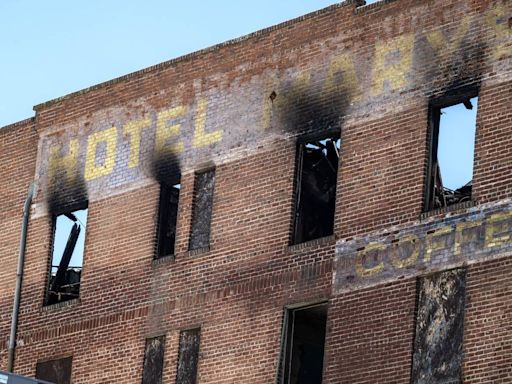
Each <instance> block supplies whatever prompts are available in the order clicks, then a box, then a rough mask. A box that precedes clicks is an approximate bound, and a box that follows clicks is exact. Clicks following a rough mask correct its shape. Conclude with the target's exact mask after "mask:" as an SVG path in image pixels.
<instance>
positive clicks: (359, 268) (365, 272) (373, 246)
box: [356, 243, 386, 277]
mask: <svg viewBox="0 0 512 384" xmlns="http://www.w3.org/2000/svg"><path fill="white" fill-rule="evenodd" d="M383 249H386V246H385V245H384V244H382V243H370V244H368V245H367V246H366V247H365V248H364V249H363V250H361V251H359V252H358V253H357V257H356V273H357V274H358V275H359V276H361V277H369V276H372V275H375V274H376V273H379V272H380V271H382V270H383V269H384V263H383V262H382V261H381V262H379V263H378V264H377V265H376V266H374V267H370V268H366V267H365V266H364V265H363V260H364V257H365V256H366V254H367V253H368V252H371V251H378V250H383Z"/></svg>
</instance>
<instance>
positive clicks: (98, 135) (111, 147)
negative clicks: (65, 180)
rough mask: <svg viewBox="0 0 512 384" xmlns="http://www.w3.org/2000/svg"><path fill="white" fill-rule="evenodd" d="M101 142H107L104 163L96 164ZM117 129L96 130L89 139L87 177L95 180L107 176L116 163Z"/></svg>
mask: <svg viewBox="0 0 512 384" xmlns="http://www.w3.org/2000/svg"><path fill="white" fill-rule="evenodd" d="M99 143H105V144H106V151H105V158H104V159H103V164H99V165H96V149H97V148H98V144H99ZM116 145H117V129H116V127H112V128H109V129H105V130H104V131H99V132H94V133H93V134H92V135H90V136H89V138H88V139H87V157H86V160H85V179H86V180H93V179H96V178H97V177H100V176H106V175H108V174H109V173H110V172H112V170H113V169H114V166H115V164H116Z"/></svg>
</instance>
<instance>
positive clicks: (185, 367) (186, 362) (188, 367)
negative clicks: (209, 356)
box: [176, 328, 201, 384]
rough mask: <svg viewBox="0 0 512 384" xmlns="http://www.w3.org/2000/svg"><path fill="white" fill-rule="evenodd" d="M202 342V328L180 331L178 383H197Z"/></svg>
mask: <svg viewBox="0 0 512 384" xmlns="http://www.w3.org/2000/svg"><path fill="white" fill-rule="evenodd" d="M200 342H201V329H200V328H196V329H188V330H184V331H181V332H180V346H179V348H180V349H179V356H178V370H177V373H176V383H180V384H196V382H197V364H198V362H199V345H200Z"/></svg>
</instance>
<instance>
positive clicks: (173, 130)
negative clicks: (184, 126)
mask: <svg viewBox="0 0 512 384" xmlns="http://www.w3.org/2000/svg"><path fill="white" fill-rule="evenodd" d="M186 111H187V109H186V108H185V107H183V106H178V107H174V108H171V109H168V110H166V111H162V112H159V113H158V115H157V118H156V138H155V146H156V152H157V153H158V154H163V153H165V152H171V153H175V154H176V153H181V152H183V150H184V146H183V142H182V141H176V142H175V143H174V144H172V145H167V140H169V139H170V138H171V137H176V136H179V135H180V128H181V124H172V125H167V123H168V122H169V120H172V119H176V118H177V117H180V116H182V115H184V114H185V112H186Z"/></svg>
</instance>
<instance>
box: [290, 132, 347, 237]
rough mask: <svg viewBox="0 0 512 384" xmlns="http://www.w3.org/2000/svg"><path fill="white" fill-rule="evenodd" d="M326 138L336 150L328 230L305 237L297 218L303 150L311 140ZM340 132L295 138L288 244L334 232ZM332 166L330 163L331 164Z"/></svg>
mask: <svg viewBox="0 0 512 384" xmlns="http://www.w3.org/2000/svg"><path fill="white" fill-rule="evenodd" d="M326 139H331V140H333V141H334V145H335V148H336V151H337V157H338V159H337V164H336V167H335V180H334V190H333V191H332V195H333V196H332V201H330V202H329V204H332V207H331V208H330V209H331V210H332V211H330V212H328V213H329V215H330V216H331V217H330V218H329V221H330V222H329V223H328V225H329V227H330V228H329V229H330V230H329V231H325V233H321V234H320V235H319V236H315V237H311V238H309V237H307V236H305V235H304V234H303V233H302V232H304V229H303V228H302V229H301V230H299V228H300V226H299V220H300V219H301V217H303V216H304V215H302V216H301V209H302V204H303V201H302V200H303V196H302V191H303V185H302V182H303V179H304V172H303V170H304V152H305V147H306V146H307V145H308V144H310V143H312V142H321V141H323V140H326ZM338 142H339V148H338V147H337V143H338ZM341 145H342V143H341V132H340V131H339V130H327V131H323V132H322V133H321V134H314V135H304V136H301V137H300V138H298V139H297V143H296V155H295V177H294V188H293V204H292V205H293V208H292V209H293V214H292V223H291V235H290V240H289V245H297V244H302V243H305V242H308V241H312V240H316V239H321V238H324V237H328V236H332V235H333V234H334V224H335V219H336V191H337V185H338V173H339V164H340V154H341ZM331 166H332V164H331Z"/></svg>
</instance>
